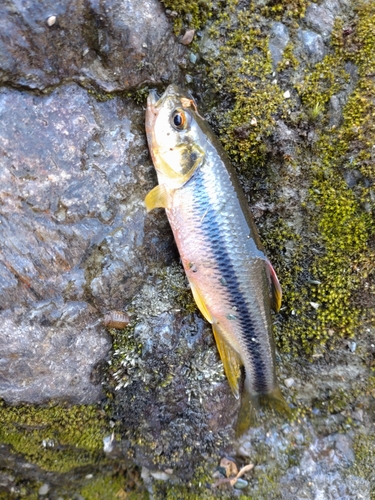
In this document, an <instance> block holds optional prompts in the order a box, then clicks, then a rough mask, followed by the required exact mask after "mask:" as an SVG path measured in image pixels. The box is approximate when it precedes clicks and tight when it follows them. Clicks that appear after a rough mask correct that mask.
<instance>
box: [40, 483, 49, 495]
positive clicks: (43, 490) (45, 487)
mask: <svg viewBox="0 0 375 500" xmlns="http://www.w3.org/2000/svg"><path fill="white" fill-rule="evenodd" d="M49 490H50V487H49V485H48V484H47V483H44V484H42V486H41V487H40V488H39V491H38V494H39V495H41V496H44V495H47V493H48V492H49Z"/></svg>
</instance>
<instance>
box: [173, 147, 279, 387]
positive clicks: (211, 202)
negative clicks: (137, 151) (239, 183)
mask: <svg viewBox="0 0 375 500" xmlns="http://www.w3.org/2000/svg"><path fill="white" fill-rule="evenodd" d="M209 158H211V162H212V163H211V162H210V161H207V162H206V163H205V164H204V166H203V167H202V168H201V169H199V170H197V171H196V172H195V173H194V175H193V176H192V178H191V179H190V180H189V181H188V183H187V184H185V186H184V187H183V188H182V189H180V190H179V191H178V192H176V194H175V197H174V202H173V207H172V208H171V209H170V210H167V215H168V218H169V221H170V224H171V227H172V229H173V232H174V234H175V238H176V242H177V245H178V247H179V251H180V254H181V255H184V256H185V257H191V259H194V264H195V266H196V267H197V268H198V271H196V272H195V273H192V271H191V269H190V268H189V266H188V268H187V269H186V268H185V271H186V273H187V275H188V279H189V281H193V282H199V268H200V267H201V266H202V264H201V260H202V259H201V260H199V258H198V259H197V258H196V254H197V253H198V254H200V255H202V257H203V260H204V259H205V258H206V257H207V256H208V255H209V257H210V258H209V260H210V261H211V262H212V269H214V270H215V273H214V274H213V275H212V279H211V280H210V281H209V282H207V280H205V285H204V286H205V287H206V288H207V291H206V294H207V295H210V296H211V295H212V294H211V293H210V291H211V290H212V289H215V291H216V292H218V291H219V290H220V292H219V295H220V296H221V297H222V303H219V302H218V301H217V297H215V298H214V300H215V305H214V306H212V310H213V309H215V311H218V312H216V317H217V318H223V317H226V316H227V315H228V314H230V312H228V311H231V310H232V309H233V308H236V309H237V311H236V313H235V316H236V317H237V318H238V319H237V320H229V321H230V323H232V324H230V323H228V322H227V323H228V325H229V326H228V327H227V328H226V331H228V330H234V332H233V335H237V336H239V344H240V345H242V346H243V347H244V349H243V351H241V353H243V352H244V353H246V354H242V356H243V362H244V365H245V370H246V372H247V373H249V374H251V376H250V385H251V390H252V391H253V392H255V393H264V392H268V391H270V390H272V389H273V388H274V386H275V384H276V378H275V374H274V369H273V363H269V356H270V353H271V352H272V347H271V345H270V339H271V334H272V332H271V331H270V322H268V321H267V315H266V313H265V308H266V305H265V304H264V297H263V290H262V289H263V288H264V287H268V282H267V277H266V275H265V272H264V273H263V274H264V276H263V278H261V279H262V281H263V282H264V283H262V281H261V283H262V286H261V287H260V288H261V290H259V291H258V292H257V290H256V284H258V285H259V281H260V280H259V276H258V275H256V274H255V273H254V263H253V264H252V265H251V266H252V270H251V272H250V273H249V272H248V271H247V268H248V267H249V261H250V260H258V261H259V260H260V266H261V267H264V263H263V258H260V255H259V256H257V257H255V259H254V258H253V259H251V253H250V252H251V250H253V245H252V242H251V243H249V238H248V237H247V235H249V234H250V228H249V227H247V230H246V231H244V230H243V225H244V220H243V217H242V214H241V212H239V206H238V200H237V198H236V194H235V191H234V187H233V185H232V184H231V182H230V178H229V175H228V174H227V175H224V174H223V172H220V170H221V169H224V168H225V167H224V165H223V164H222V162H221V161H220V158H215V156H214V155H211V156H209ZM217 170H219V172H217ZM224 173H225V172H224ZM213 179H215V184H214V185H215V188H216V190H215V191H213V190H212V189H210V187H211V186H212V185H213ZM220 182H221V183H222V184H223V186H221V185H220ZM223 197H225V199H226V200H227V206H228V210H229V211H230V212H231V213H233V217H227V216H226V215H225V213H224V214H223V213H222V211H220V209H217V208H219V207H220V202H219V203H218V199H219V200H220V198H223ZM212 198H213V199H212ZM182 207H191V208H190V209H188V210H186V209H185V210H183V209H182ZM216 207H217V208H216ZM215 209H216V210H215ZM182 213H184V214H185V217H186V220H185V221H183V222H182V223H181V214H182ZM175 214H178V215H177V216H176V215H175ZM176 219H178V220H179V223H178V225H175V222H174V221H175V220H176ZM182 228H184V229H182ZM197 235H199V237H198V236H197ZM192 245H193V246H194V247H195V251H194V253H193V254H191V246H192ZM258 252H259V250H258ZM259 253H260V252H259ZM262 257H263V256H262ZM222 278H224V279H225V281H226V285H225V286H223V285H222V283H221V279H222ZM254 281H256V283H254ZM254 285H255V286H254ZM206 288H205V290H206ZM201 289H202V286H201ZM259 292H260V294H261V296H260V298H257V295H256V294H257V293H258V294H259ZM203 293H204V292H203ZM207 306H208V308H209V309H210V303H208V304H207ZM228 306H229V307H228ZM252 339H255V341H254V340H252ZM241 353H239V354H240V355H241Z"/></svg>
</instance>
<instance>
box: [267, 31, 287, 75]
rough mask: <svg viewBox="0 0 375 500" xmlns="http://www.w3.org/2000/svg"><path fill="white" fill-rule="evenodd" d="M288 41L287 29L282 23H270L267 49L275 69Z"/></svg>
mask: <svg viewBox="0 0 375 500" xmlns="http://www.w3.org/2000/svg"><path fill="white" fill-rule="evenodd" d="M288 42H289V30H288V28H287V27H286V26H285V24H283V23H279V22H275V23H273V24H272V27H271V32H270V39H269V49H270V52H271V58H272V64H273V67H274V68H275V69H276V68H277V65H278V64H279V62H280V61H281V59H282V57H283V53H284V50H285V47H286V46H287V45H288Z"/></svg>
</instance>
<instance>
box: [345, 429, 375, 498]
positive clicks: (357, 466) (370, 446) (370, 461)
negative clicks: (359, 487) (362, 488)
mask: <svg viewBox="0 0 375 500" xmlns="http://www.w3.org/2000/svg"><path fill="white" fill-rule="evenodd" d="M374 439H375V435H374V434H370V435H368V434H367V435H363V434H360V435H358V436H357V437H356V438H355V440H354V445H353V447H354V453H355V462H354V465H353V467H352V468H351V471H350V472H352V473H353V474H355V475H358V476H360V477H363V478H364V479H366V480H367V481H368V482H369V483H370V499H371V500H374V499H375V448H374Z"/></svg>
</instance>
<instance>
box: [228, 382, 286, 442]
mask: <svg viewBox="0 0 375 500" xmlns="http://www.w3.org/2000/svg"><path fill="white" fill-rule="evenodd" d="M260 408H264V409H268V410H274V411H276V412H277V413H279V414H280V415H286V416H287V417H290V416H291V415H292V412H291V409H290V408H289V406H288V403H287V402H286V401H285V399H284V396H283V395H282V392H281V391H280V388H279V386H278V385H277V386H276V387H275V388H274V389H273V391H271V392H268V393H266V394H250V393H249V392H248V391H247V390H246V388H245V390H244V391H243V393H242V397H241V406H240V410H239V412H238V418H237V423H236V427H235V431H236V437H237V438H238V437H240V436H242V435H243V434H245V432H246V431H248V430H249V429H250V428H251V427H254V426H255V425H256V424H257V420H258V419H257V410H259V409H260Z"/></svg>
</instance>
